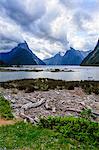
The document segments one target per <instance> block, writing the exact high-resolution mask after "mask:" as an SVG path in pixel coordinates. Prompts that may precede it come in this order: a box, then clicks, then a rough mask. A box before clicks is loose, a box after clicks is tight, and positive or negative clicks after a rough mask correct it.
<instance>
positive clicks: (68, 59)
mask: <svg viewBox="0 0 99 150" xmlns="http://www.w3.org/2000/svg"><path fill="white" fill-rule="evenodd" d="M87 55H88V52H84V51H79V50H75V49H74V48H72V47H70V49H69V50H67V51H66V53H65V54H64V55H63V56H62V55H61V54H60V53H58V54H56V55H55V56H54V57H51V58H48V59H45V60H43V61H44V62H45V63H46V64H47V65H80V64H81V62H82V60H83V59H84V58H85V57H86V56H87Z"/></svg>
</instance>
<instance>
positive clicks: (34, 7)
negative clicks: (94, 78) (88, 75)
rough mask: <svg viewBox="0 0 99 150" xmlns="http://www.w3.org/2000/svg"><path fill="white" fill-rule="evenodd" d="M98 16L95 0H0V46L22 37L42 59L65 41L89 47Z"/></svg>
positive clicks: (65, 44)
mask: <svg viewBox="0 0 99 150" xmlns="http://www.w3.org/2000/svg"><path fill="white" fill-rule="evenodd" d="M98 20H99V0H50V1H49V0H42V1H39V0H24V1H21V0H0V49H4V50H8V49H11V48H12V47H14V46H15V45H16V43H19V42H22V41H23V40H26V41H27V42H28V44H29V46H30V48H31V49H32V50H33V52H34V53H35V54H37V55H38V56H39V57H40V58H42V59H43V58H46V57H50V56H51V55H54V54H55V53H57V52H59V51H66V50H67V48H68V45H70V46H73V47H74V48H76V49H80V50H90V49H93V48H94V46H95V44H96V42H97V39H98V36H99V21H98ZM68 41H69V44H68Z"/></svg>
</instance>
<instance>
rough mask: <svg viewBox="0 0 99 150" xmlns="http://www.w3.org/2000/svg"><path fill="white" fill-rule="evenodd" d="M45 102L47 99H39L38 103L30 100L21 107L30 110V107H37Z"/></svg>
mask: <svg viewBox="0 0 99 150" xmlns="http://www.w3.org/2000/svg"><path fill="white" fill-rule="evenodd" d="M44 103H45V99H41V100H40V101H38V102H36V103H32V102H29V103H27V104H25V105H23V106H22V107H21V109H24V110H28V109H30V108H36V107H39V106H41V105H42V104H44Z"/></svg>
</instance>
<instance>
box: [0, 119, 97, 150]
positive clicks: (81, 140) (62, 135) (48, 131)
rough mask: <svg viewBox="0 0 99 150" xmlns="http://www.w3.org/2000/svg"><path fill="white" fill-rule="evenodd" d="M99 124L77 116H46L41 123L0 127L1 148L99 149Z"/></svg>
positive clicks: (42, 149) (35, 149)
mask: <svg viewBox="0 0 99 150" xmlns="http://www.w3.org/2000/svg"><path fill="white" fill-rule="evenodd" d="M98 138H99V124H98V123H93V122H89V121H87V120H83V119H76V118H70V117H65V118H61V119H59V118H50V119H49V118H47V119H43V120H41V122H40V124H39V125H36V126H33V125H32V124H30V123H24V122H18V123H16V124H14V125H9V126H2V127H0V148H1V149H4V148H5V149H10V150H13V149H18V150H19V149H20V150H21V149H22V150H23V149H25V150H26V149H29V150H84V149H86V150H87V149H88V150H98V148H99V145H98Z"/></svg>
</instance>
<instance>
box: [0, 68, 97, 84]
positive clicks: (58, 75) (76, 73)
mask: <svg viewBox="0 0 99 150" xmlns="http://www.w3.org/2000/svg"><path fill="white" fill-rule="evenodd" d="M13 69H30V70H31V69H39V70H40V69H41V70H43V71H39V72H26V71H16V72H0V81H1V82H2V81H8V80H15V79H24V78H25V79H29V78H51V79H62V80H66V81H77V80H78V81H80V80H95V81H99V67H82V66H28V67H26V66H25V67H24V68H23V67H22V68H13ZM50 69H61V70H66V69H67V70H72V71H70V72H64V71H62V72H51V71H47V70H50Z"/></svg>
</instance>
